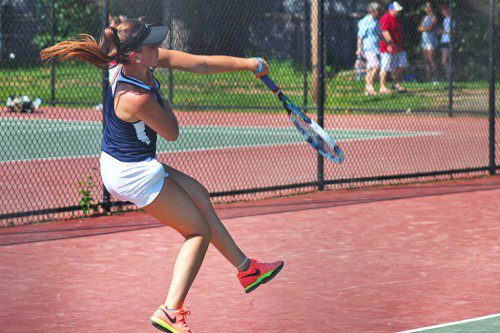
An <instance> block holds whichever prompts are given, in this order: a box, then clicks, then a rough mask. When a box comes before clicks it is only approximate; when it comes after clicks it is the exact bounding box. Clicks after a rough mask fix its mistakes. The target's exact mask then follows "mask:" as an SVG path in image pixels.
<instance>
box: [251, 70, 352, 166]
mask: <svg viewBox="0 0 500 333" xmlns="http://www.w3.org/2000/svg"><path fill="white" fill-rule="evenodd" d="M260 79H261V80H262V81H263V82H264V83H265V84H266V86H267V87H268V88H269V89H270V90H271V91H272V92H273V93H274V94H276V96H278V98H279V100H280V101H281V103H282V104H283V106H284V107H285V109H286V111H287V112H288V115H289V116H290V120H291V121H292V123H293V124H294V125H295V127H297V129H298V130H299V132H300V134H302V136H303V137H304V138H305V139H306V141H307V142H309V144H310V145H311V146H313V147H314V148H315V149H316V150H317V151H318V152H319V153H320V154H321V155H323V156H324V157H326V158H327V159H329V160H330V161H332V162H335V163H342V162H343V161H344V154H343V153H342V150H340V148H339V146H337V145H336V144H335V141H334V140H333V138H332V137H331V136H330V135H329V134H328V133H327V132H326V131H325V130H324V129H323V128H321V126H319V125H318V124H317V123H316V122H314V121H313V120H311V119H310V118H309V117H308V116H307V115H306V114H304V113H303V112H302V111H300V109H299V108H298V107H297V106H296V105H295V104H293V102H292V101H291V100H290V99H288V97H286V96H285V94H283V93H282V92H281V90H280V88H278V86H276V83H274V81H273V80H271V78H270V77H269V76H267V75H264V76H261V77H260Z"/></svg>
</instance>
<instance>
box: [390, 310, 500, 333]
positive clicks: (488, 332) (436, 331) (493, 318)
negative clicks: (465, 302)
mask: <svg viewBox="0 0 500 333" xmlns="http://www.w3.org/2000/svg"><path fill="white" fill-rule="evenodd" d="M417 332H425V333H499V332H500V314H498V313H497V314H494V315H490V316H484V317H478V318H472V319H467V320H461V321H456V322H452V323H445V324H441V325H435V326H429V327H422V328H417V329H413V330H409V331H403V332H399V333H417Z"/></svg>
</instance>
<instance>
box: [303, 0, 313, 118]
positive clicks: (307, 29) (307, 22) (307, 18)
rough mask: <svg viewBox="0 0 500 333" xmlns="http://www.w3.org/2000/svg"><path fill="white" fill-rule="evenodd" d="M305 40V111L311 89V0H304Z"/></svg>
mask: <svg viewBox="0 0 500 333" xmlns="http://www.w3.org/2000/svg"><path fill="white" fill-rule="evenodd" d="M303 24H304V41H303V43H302V75H303V76H302V80H303V83H302V85H303V89H302V107H303V109H304V111H305V112H307V104H308V101H307V93H308V90H309V87H308V84H307V77H308V72H309V66H308V60H309V50H310V49H309V48H310V47H311V46H310V45H309V43H308V42H307V41H308V40H309V37H310V35H311V32H310V29H311V10H310V8H309V1H308V0H304V22H303Z"/></svg>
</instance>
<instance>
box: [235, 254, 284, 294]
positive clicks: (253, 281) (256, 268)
mask: <svg viewBox="0 0 500 333" xmlns="http://www.w3.org/2000/svg"><path fill="white" fill-rule="evenodd" d="M249 260H250V265H249V266H248V268H247V270H246V271H243V272H239V273H238V279H239V280H240V283H241V285H242V286H243V288H244V289H245V292H246V293H249V292H251V291H253V290H255V288H257V287H258V286H260V285H261V284H263V283H267V282H269V281H271V280H272V278H274V277H275V276H276V275H277V274H278V273H279V272H280V271H281V269H282V268H283V265H284V264H285V263H284V262H283V261H276V262H273V263H262V262H259V261H257V260H254V259H249Z"/></svg>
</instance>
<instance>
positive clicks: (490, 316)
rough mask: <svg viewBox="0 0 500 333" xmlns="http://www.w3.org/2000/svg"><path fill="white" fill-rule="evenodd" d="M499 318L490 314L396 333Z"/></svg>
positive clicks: (411, 332)
mask: <svg viewBox="0 0 500 333" xmlns="http://www.w3.org/2000/svg"><path fill="white" fill-rule="evenodd" d="M499 316H500V313H496V314H492V315H489V316H483V317H477V318H471V319H465V320H460V321H453V322H451V323H445V324H440V325H434V326H427V327H421V328H416V329H413V330H409V331H401V332H398V333H413V332H422V331H426V330H431V329H434V328H441V327H447V326H453V325H460V324H465V323H470V322H473V321H478V320H484V319H490V318H495V317H499Z"/></svg>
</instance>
